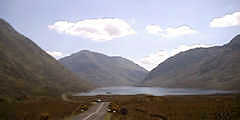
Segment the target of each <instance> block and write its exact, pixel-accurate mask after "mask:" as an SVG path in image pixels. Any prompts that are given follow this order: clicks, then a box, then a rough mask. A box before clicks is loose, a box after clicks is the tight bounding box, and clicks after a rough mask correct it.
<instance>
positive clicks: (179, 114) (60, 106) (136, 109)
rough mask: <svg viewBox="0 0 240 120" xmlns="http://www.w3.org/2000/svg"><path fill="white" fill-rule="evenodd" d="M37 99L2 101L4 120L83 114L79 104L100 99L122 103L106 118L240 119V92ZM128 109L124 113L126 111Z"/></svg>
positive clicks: (0, 108) (55, 119) (0, 110)
mask: <svg viewBox="0 0 240 120" xmlns="http://www.w3.org/2000/svg"><path fill="white" fill-rule="evenodd" d="M70 99H71V100H73V101H77V103H75V102H74V103H72V102H66V101H63V100H62V99H61V98H48V97H42V98H36V99H31V100H24V101H20V102H6V101H0V120H40V118H41V116H44V115H48V116H49V119H48V120H61V119H64V118H66V117H69V116H71V115H72V113H73V111H75V112H74V114H79V113H80V110H79V111H76V108H78V107H79V105H83V104H84V105H90V103H91V102H92V101H95V100H96V99H102V100H103V101H108V102H111V103H112V104H116V105H119V106H120V107H119V111H117V112H116V113H108V114H107V115H106V117H105V120H240V95H236V94H235V95H198V96H194V95H189V96H158V97H157V96H150V95H136V96H133V95H128V96H117V95H116V96H81V97H70ZM122 110H124V113H123V112H122Z"/></svg>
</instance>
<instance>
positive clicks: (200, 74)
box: [143, 35, 240, 90]
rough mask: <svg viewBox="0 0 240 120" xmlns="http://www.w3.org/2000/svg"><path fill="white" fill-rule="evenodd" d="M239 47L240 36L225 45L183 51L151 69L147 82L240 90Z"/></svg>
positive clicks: (164, 85) (148, 84) (166, 85)
mask: <svg viewBox="0 0 240 120" xmlns="http://www.w3.org/2000/svg"><path fill="white" fill-rule="evenodd" d="M239 48H240V35H237V36H236V37H234V38H233V39H232V40H231V41H230V42H229V43H228V44H225V45H223V46H215V47H210V48H195V49H191V50H188V51H185V52H181V53H179V54H177V55H175V56H173V57H170V58H168V59H167V60H166V61H164V62H163V63H161V64H159V65H158V66H157V67H156V68H154V69H153V70H152V71H150V72H149V74H148V75H147V77H146V78H145V80H144V81H143V85H147V86H160V87H173V88H177V87H180V88H182V87H183V88H184V87H187V88H203V89H228V90H239V87H238V85H239V84H240V74H239V73H240V69H239V67H240V64H239V63H238V61H240V49H239Z"/></svg>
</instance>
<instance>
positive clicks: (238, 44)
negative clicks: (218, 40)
mask: <svg viewBox="0 0 240 120" xmlns="http://www.w3.org/2000/svg"><path fill="white" fill-rule="evenodd" d="M227 46H228V47H230V48H233V49H240V34H239V35H237V36H235V37H234V38H233V39H232V40H231V42H230V43H229V44H227Z"/></svg>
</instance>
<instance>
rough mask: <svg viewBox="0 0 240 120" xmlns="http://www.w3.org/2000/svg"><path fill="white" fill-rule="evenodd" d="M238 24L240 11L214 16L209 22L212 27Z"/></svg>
mask: <svg viewBox="0 0 240 120" xmlns="http://www.w3.org/2000/svg"><path fill="white" fill-rule="evenodd" d="M238 25H240V12H235V13H232V14H227V15H225V16H223V17H219V18H214V19H213V20H212V21H211V22H210V24H209V26H210V27H231V26H238Z"/></svg>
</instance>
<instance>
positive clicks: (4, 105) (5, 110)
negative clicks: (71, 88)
mask: <svg viewBox="0 0 240 120" xmlns="http://www.w3.org/2000/svg"><path fill="white" fill-rule="evenodd" d="M83 104H84V105H88V106H90V103H89V102H84V101H78V102H77V103H72V102H66V101H63V100H62V99H61V98H60V97H59V98H50V97H41V98H35V99H31V100H24V101H20V102H7V101H0V120H41V117H44V116H48V118H49V119H46V120H62V119H64V118H66V117H69V116H71V115H73V114H79V113H80V112H81V111H80V110H78V109H77V108H79V106H80V105H83Z"/></svg>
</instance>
